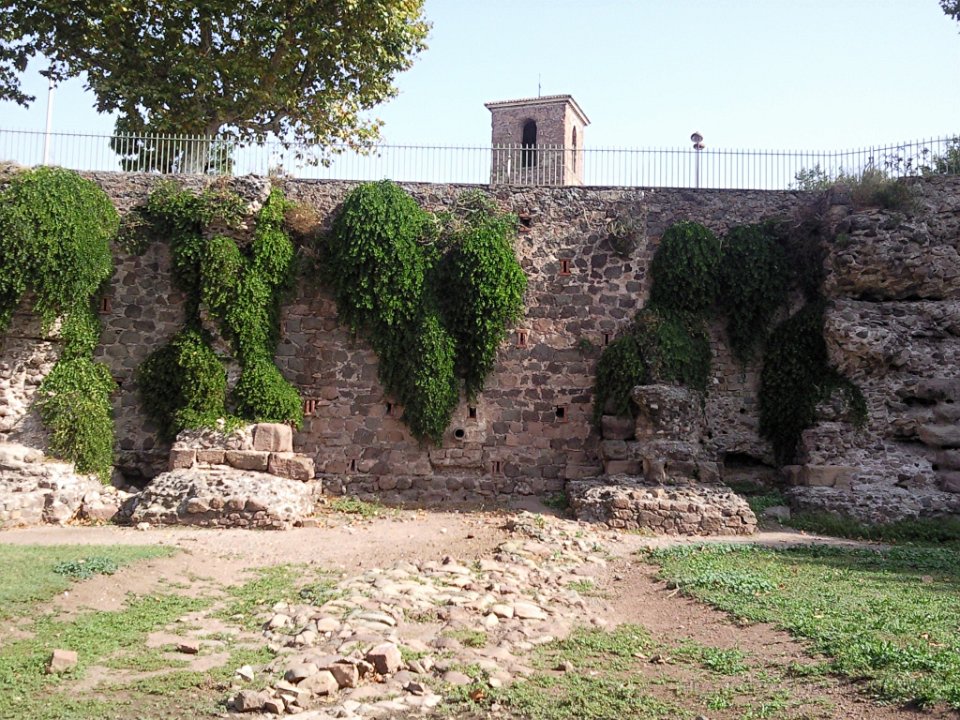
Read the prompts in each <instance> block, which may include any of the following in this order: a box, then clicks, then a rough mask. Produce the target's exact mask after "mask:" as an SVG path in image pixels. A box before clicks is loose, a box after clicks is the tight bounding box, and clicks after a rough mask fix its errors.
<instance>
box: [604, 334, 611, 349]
mask: <svg viewBox="0 0 960 720" xmlns="http://www.w3.org/2000/svg"><path fill="white" fill-rule="evenodd" d="M612 337H613V333H608V332H605V333H604V334H603V346H604V347H606V346H607V345H609V344H610V340H611V339H612Z"/></svg>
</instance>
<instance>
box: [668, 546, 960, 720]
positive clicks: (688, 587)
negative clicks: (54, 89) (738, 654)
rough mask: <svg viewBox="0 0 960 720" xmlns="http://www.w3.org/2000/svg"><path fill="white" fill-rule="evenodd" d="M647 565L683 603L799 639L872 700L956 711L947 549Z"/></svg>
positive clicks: (957, 575)
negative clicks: (701, 604)
mask: <svg viewBox="0 0 960 720" xmlns="http://www.w3.org/2000/svg"><path fill="white" fill-rule="evenodd" d="M649 558H650V559H651V560H652V561H654V562H656V563H658V564H659V565H660V568H661V569H660V573H661V576H662V577H663V578H665V579H667V580H668V581H670V583H672V584H673V585H674V586H676V587H678V588H680V589H681V590H682V591H683V592H685V593H686V594H688V595H690V596H693V597H695V598H698V599H700V600H704V601H706V602H708V603H710V604H712V605H714V606H715V607H718V608H720V609H722V610H725V611H727V612H729V613H731V614H733V615H734V616H735V617H737V618H741V619H743V620H747V621H751V622H769V623H773V624H775V625H777V626H779V627H781V628H783V629H786V630H788V631H790V632H792V633H793V634H794V635H796V636H798V637H800V638H803V639H805V640H807V641H808V642H809V645H810V648H811V650H813V651H814V652H816V653H819V654H822V655H823V656H825V657H826V658H827V662H828V667H829V670H830V672H833V673H836V674H839V675H842V676H845V677H848V678H852V679H857V680H862V681H863V682H864V685H865V687H866V688H867V689H868V690H869V692H871V693H872V694H873V695H874V696H876V697H877V698H879V699H881V700H885V701H898V702H909V703H914V704H917V705H920V706H930V705H933V704H936V703H940V702H943V703H947V704H949V705H950V706H952V707H954V708H960V602H958V601H957V598H958V597H960V554H958V553H957V552H956V549H953V548H944V547H908V546H904V547H893V548H889V549H886V550H872V549H869V550H864V549H847V548H830V547H823V546H814V547H801V548H789V549H777V550H773V549H763V548H758V547H752V546H722V545H719V546H718V545H712V546H684V547H677V548H671V549H667V550H656V551H652V552H651V553H649ZM756 717H762V715H757V716H756Z"/></svg>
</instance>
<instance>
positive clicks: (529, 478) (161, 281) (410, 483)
mask: <svg viewBox="0 0 960 720" xmlns="http://www.w3.org/2000/svg"><path fill="white" fill-rule="evenodd" d="M90 177H92V179H94V180H95V181H97V182H98V183H99V184H100V185H101V187H103V188H104V190H105V191H106V192H107V193H108V195H110V196H111V197H112V198H113V199H114V201H115V202H116V204H117V206H118V207H119V209H120V210H121V212H125V211H128V210H129V209H130V208H131V207H134V206H135V205H137V204H138V203H141V202H143V201H144V200H145V199H146V197H147V195H148V193H149V189H150V187H151V186H152V184H153V183H154V182H156V178H155V177H152V176H148V175H121V174H109V173H102V174H91V175H90ZM198 182H199V180H197V179H195V178H194V179H191V183H192V184H194V185H195V184H197V183H198ZM354 186H355V184H354V183H347V182H324V181H313V182H311V181H285V182H284V190H285V192H286V194H287V196H288V197H289V198H290V199H291V200H294V201H297V202H302V203H305V204H307V205H309V206H311V207H312V208H314V210H315V211H316V212H317V213H318V214H319V217H320V218H321V219H322V222H323V225H324V227H329V225H330V223H331V222H332V220H333V217H334V216H335V214H336V212H337V209H338V207H339V205H340V203H341V202H342V201H343V198H344V197H345V195H346V193H347V192H349V190H350V189H351V188H352V187H354ZM404 187H405V189H406V190H407V191H409V192H410V193H411V194H412V195H413V196H414V197H415V198H416V199H417V201H418V202H419V203H421V205H423V206H424V207H425V208H427V209H429V210H439V209H442V208H444V207H448V206H450V205H451V204H452V203H453V201H454V200H455V199H456V197H457V195H458V194H459V193H461V192H463V191H464V190H467V189H472V188H473V187H475V186H457V185H430V184H409V185H405V186H404ZM235 189H237V190H238V191H239V192H241V193H242V194H244V197H247V198H248V199H250V200H251V201H256V200H257V199H258V198H259V199H262V197H260V196H262V195H265V194H266V192H267V186H266V184H265V183H263V182H252V181H249V180H248V181H245V182H241V183H240V184H239V185H237V186H236V188H235ZM485 189H486V190H488V191H489V192H490V194H491V195H492V197H493V198H494V199H495V200H496V202H497V203H498V205H499V206H500V207H501V208H502V209H503V210H506V211H509V212H515V213H517V214H519V215H521V216H522V217H523V218H524V221H523V224H522V226H521V233H520V235H519V236H518V238H517V252H518V255H519V258H520V261H521V264H522V266H523V268H524V270H525V272H526V273H527V277H528V283H529V284H528V290H527V294H526V299H525V315H524V318H523V319H522V320H521V321H520V323H519V324H518V325H517V327H516V328H515V329H514V331H513V332H512V333H511V335H510V337H509V338H508V339H507V341H506V342H505V343H504V345H503V347H502V348H501V352H500V355H499V359H498V362H497V366H496V368H495V370H494V372H493V373H492V375H491V376H490V378H489V380H488V382H487V385H486V387H485V389H484V391H483V392H482V393H481V394H480V396H479V397H478V398H477V400H476V402H475V403H474V404H472V405H470V404H468V403H467V402H466V400H463V401H462V402H461V405H460V407H459V408H458V409H457V411H456V414H455V416H454V420H453V422H452V424H451V426H450V428H449V430H448V432H447V435H446V437H445V438H444V442H443V444H442V446H441V447H424V446H421V445H419V444H418V443H417V441H416V440H414V439H413V438H412V437H411V436H410V434H409V432H408V431H407V429H406V426H405V425H404V423H403V422H402V420H401V416H402V408H400V407H398V406H396V405H395V404H394V403H393V402H392V400H391V398H389V397H387V396H386V395H385V394H384V392H383V389H382V388H381V386H380V384H379V382H378V380H377V358H376V355H375V354H374V353H373V351H372V349H371V348H370V347H369V346H368V345H367V344H366V343H365V342H364V341H363V340H362V339H359V338H355V337H353V336H352V335H351V333H350V332H349V330H348V329H347V328H345V327H342V326H341V325H340V324H339V323H338V321H337V315H336V306H335V303H334V302H333V300H332V298H331V296H330V295H329V294H328V293H327V292H326V291H325V290H324V289H323V288H322V287H319V286H318V284H317V283H316V282H315V281H314V279H312V278H304V279H303V280H302V282H301V283H300V285H299V287H298V289H297V291H296V293H295V295H294V296H293V297H292V298H291V299H290V300H289V301H288V302H287V303H286V305H285V306H284V309H283V313H282V318H281V332H282V339H281V342H280V345H279V347H278V349H277V357H276V360H277V363H278V365H279V367H280V368H281V370H282V371H283V373H284V375H285V376H286V377H287V378H288V379H289V380H291V381H292V382H293V383H294V384H295V385H296V386H297V387H298V389H299V390H300V392H301V394H302V396H303V398H304V400H305V404H306V407H307V409H308V411H309V412H308V415H307V418H306V421H305V424H304V427H303V429H302V430H301V431H300V432H299V433H297V434H296V436H295V438H294V444H295V449H296V450H297V451H298V452H302V453H307V454H309V455H310V456H312V457H313V459H314V462H315V465H316V468H317V473H318V475H319V476H320V477H322V478H323V479H324V487H325V490H326V491H329V492H344V493H351V494H356V495H360V496H372V495H378V496H380V497H382V498H384V499H387V500H393V501H398V500H408V501H409V500H417V501H423V502H440V501H487V500H496V499H504V498H508V497H515V496H520V495H544V494H549V493H559V492H562V491H563V489H564V486H565V483H566V481H567V480H568V479H574V478H582V477H592V476H595V475H597V474H598V473H599V472H600V470H601V463H600V457H599V454H598V447H599V434H598V433H597V432H596V431H595V430H594V429H593V428H592V427H591V423H590V414H591V407H592V405H591V402H592V394H591V387H592V384H593V373H594V367H595V363H596V360H597V358H598V357H599V353H600V349H601V347H602V346H603V345H604V343H605V342H608V341H609V340H610V339H612V338H614V337H615V336H616V334H617V332H618V331H619V330H620V329H621V328H623V327H624V326H625V325H627V324H628V323H629V322H630V320H631V319H632V317H633V315H634V314H635V312H636V311H637V310H638V309H639V308H640V307H642V305H643V303H644V302H645V301H646V297H647V292H648V286H649V279H648V277H647V269H648V267H649V262H650V259H651V257H652V255H653V252H654V251H655V250H656V246H657V242H658V240H659V235H660V233H662V232H663V230H664V229H666V228H667V227H668V226H669V225H670V224H672V223H673V222H676V221H678V220H682V219H692V220H696V221H698V222H703V223H704V224H706V225H708V226H710V227H711V228H713V229H714V230H715V231H717V232H723V231H724V230H726V229H727V228H729V227H731V226H733V225H738V224H742V223H746V222H755V221H758V220H760V219H763V218H767V217H771V216H788V215H789V214H790V213H791V212H793V211H794V210H795V209H796V208H797V207H798V206H799V205H801V204H802V203H803V202H805V195H804V194H803V193H799V192H748V191H723V190H701V191H689V190H661V189H657V190H649V189H648V190H641V189H620V188H618V189H609V188H573V187H569V188H517V187H503V186H500V187H492V188H485ZM624 217H645V219H646V227H647V235H646V236H645V237H643V238H641V239H640V242H639V244H638V246H637V248H636V250H635V251H634V252H633V253H631V254H630V255H629V256H627V257H622V256H621V255H619V254H618V253H617V252H616V251H615V250H614V249H613V248H612V247H611V244H610V240H609V232H608V225H609V224H610V222H611V221H613V220H614V219H623V218H624ZM117 252H118V254H117V271H116V272H115V274H114V277H113V280H112V281H111V285H110V289H109V291H108V298H109V308H108V309H106V310H105V311H104V312H103V313H102V315H101V319H102V321H103V324H104V331H103V335H102V344H101V347H100V348H99V349H98V359H100V360H102V361H104V362H106V363H107V364H108V365H109V367H110V368H111V371H112V373H113V374H114V375H115V376H116V378H117V380H118V381H119V382H120V383H121V391H120V392H119V393H118V396H117V397H116V399H115V409H116V419H117V438H118V446H119V456H120V458H119V468H120V470H121V472H123V473H124V474H125V475H126V476H127V477H129V478H131V479H137V478H140V479H148V478H150V477H152V476H154V475H155V474H156V473H158V472H160V471H161V470H164V469H166V466H167V458H168V455H169V447H168V446H166V445H163V444H161V443H160V442H159V441H158V440H157V436H156V428H155V427H153V426H152V424H151V422H150V421H149V420H148V419H147V417H146V415H145V413H144V410H143V408H142V406H141V401H140V398H139V394H138V392H137V387H136V377H135V369H136V367H137V366H138V365H139V364H140V363H141V362H142V361H143V359H145V358H146V356H147V355H148V354H149V353H150V352H152V351H153V350H154V349H156V348H158V347H160V346H161V345H162V344H163V343H164V342H166V340H168V339H169V338H170V337H171V336H172V335H173V334H174V333H176V332H177V331H178V330H179V329H180V327H181V324H182V318H183V309H182V302H183V297H182V295H181V293H179V292H178V291H177V290H176V288H175V286H174V284H173V282H172V276H171V268H170V256H169V251H168V248H167V246H166V244H165V243H163V242H156V243H153V244H151V245H150V246H149V247H148V248H147V249H146V251H145V252H144V253H143V254H142V255H130V254H124V253H122V252H121V251H119V250H118V251H117ZM564 268H566V270H567V272H565V271H564ZM717 368H718V371H719V373H720V374H719V375H718V377H717V380H716V386H717V387H719V388H722V389H723V390H724V392H728V393H729V394H731V396H736V394H737V393H738V392H741V389H743V388H746V389H743V390H742V392H743V393H744V394H745V395H749V394H750V390H749V387H748V385H749V382H750V381H752V380H753V377H754V376H753V375H752V374H748V375H747V376H744V375H743V373H742V371H741V369H740V368H739V367H738V368H736V369H733V368H732V367H731V366H729V365H727V364H725V363H720V364H718V365H717ZM744 377H745V378H746V380H745V379H744ZM723 397H725V396H724V395H723V394H721V393H717V394H716V395H713V394H712V395H711V398H710V399H709V401H708V402H710V403H714V402H716V403H717V406H716V407H717V411H718V412H722V413H724V414H726V413H729V417H726V416H725V417H716V416H715V417H713V418H712V419H711V422H712V423H714V424H716V426H717V427H723V428H724V429H725V432H726V433H727V435H728V436H729V435H730V433H734V434H735V435H736V436H737V437H735V438H729V439H728V440H724V442H730V443H734V444H736V445H737V446H738V447H741V446H742V447H750V448H754V449H755V450H756V451H757V452H758V453H760V454H762V453H764V452H768V450H767V449H766V447H765V445H763V443H762V442H761V441H759V440H757V438H756V434H755V432H753V431H751V428H750V425H749V423H747V422H746V421H745V420H744V419H743V417H742V416H741V414H740V412H739V406H736V407H734V405H735V404H736V403H734V404H731V403H730V402H728V401H726V400H723ZM733 428H737V430H736V431H735V432H734V430H732V429H733ZM757 446H759V449H757Z"/></svg>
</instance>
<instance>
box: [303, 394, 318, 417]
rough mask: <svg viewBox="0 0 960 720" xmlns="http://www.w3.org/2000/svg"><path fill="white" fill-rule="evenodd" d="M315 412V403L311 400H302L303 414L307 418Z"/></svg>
mask: <svg viewBox="0 0 960 720" xmlns="http://www.w3.org/2000/svg"><path fill="white" fill-rule="evenodd" d="M316 411H317V401H316V400H314V399H313V398H304V399H303V414H304V415H306V416H307V417H309V416H311V415H313V414H314V413H315V412H316Z"/></svg>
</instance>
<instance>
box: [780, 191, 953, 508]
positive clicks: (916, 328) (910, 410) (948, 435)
mask: <svg viewBox="0 0 960 720" xmlns="http://www.w3.org/2000/svg"><path fill="white" fill-rule="evenodd" d="M913 187H914V191H915V192H916V193H917V196H918V199H919V208H918V211H917V212H915V213H909V214H907V215H906V216H904V215H903V214H900V213H895V212H890V211H885V210H863V211H859V212H854V211H852V210H851V209H849V208H844V207H840V208H833V209H832V210H831V217H832V218H833V222H834V231H835V233H836V237H835V239H834V241H833V242H832V243H831V244H830V246H829V253H828V257H827V260H826V267H827V270H828V275H827V282H826V287H827V290H828V292H829V294H830V295H831V296H832V297H831V303H830V307H829V309H828V311H827V315H826V320H825V337H826V340H827V346H828V349H829V352H830V358H831V361H832V362H833V363H835V364H836V365H837V367H838V368H839V369H840V370H841V371H843V372H844V373H845V374H846V375H847V376H848V377H850V378H851V379H852V380H854V381H855V382H856V383H857V385H858V386H859V387H860V388H861V389H862V391H863V393H864V397H865V399H866V402H867V409H868V420H867V424H866V426H865V427H864V428H862V429H857V428H855V427H853V425H852V424H851V422H850V418H849V417H845V416H844V414H843V413H842V411H841V407H842V406H841V404H840V403H839V402H837V401H836V399H834V400H832V401H830V402H827V403H824V404H823V405H821V407H819V408H818V413H819V415H820V417H821V420H822V421H821V422H820V423H819V424H818V425H816V426H815V427H813V428H811V429H809V430H807V431H806V432H805V433H804V435H803V441H802V453H801V458H800V460H801V462H802V463H803V464H804V465H806V466H808V467H814V466H833V467H844V468H852V470H845V471H844V472H843V473H842V477H838V478H837V479H835V481H833V482H831V481H830V478H829V477H828V476H827V477H825V476H822V475H821V480H822V482H820V483H809V482H806V483H802V484H801V485H800V486H798V487H796V488H794V489H793V490H792V491H791V496H792V498H793V501H794V503H795V504H796V505H797V506H799V507H801V508H806V509H816V510H828V511H833V512H843V513H846V514H849V515H852V516H854V517H856V518H858V519H860V520H864V521H869V522H888V521H894V520H898V519H902V518H910V517H918V516H923V517H927V516H934V517H935V516H938V515H943V514H951V513H956V512H957V511H958V509H960V504H958V502H957V496H956V494H955V492H954V491H953V490H952V488H953V487H954V485H953V483H952V482H951V476H950V473H951V472H953V468H952V467H951V465H952V457H951V456H949V455H946V454H945V452H947V451H948V450H949V448H950V447H951V446H952V445H953V444H955V441H957V436H958V431H957V427H958V425H957V423H958V420H960V410H958V407H960V264H958V262H960V260H958V248H960V178H958V177H938V178H930V179H926V180H924V181H922V182H915V183H914V184H913Z"/></svg>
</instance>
